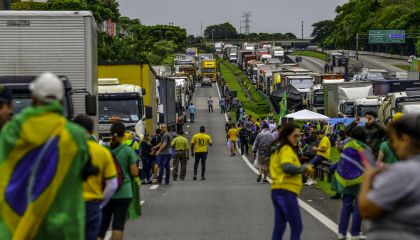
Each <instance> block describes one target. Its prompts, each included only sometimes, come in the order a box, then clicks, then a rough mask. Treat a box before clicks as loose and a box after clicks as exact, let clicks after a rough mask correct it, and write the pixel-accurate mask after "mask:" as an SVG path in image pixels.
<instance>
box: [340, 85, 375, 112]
mask: <svg viewBox="0 0 420 240" xmlns="http://www.w3.org/2000/svg"><path fill="white" fill-rule="evenodd" d="M338 95H339V98H340V100H339V101H338V109H339V111H340V112H341V113H342V114H343V115H345V116H355V115H356V109H355V105H356V103H355V101H356V99H360V101H359V102H358V103H359V108H360V107H361V106H362V105H366V104H367V105H369V106H370V104H371V103H370V102H369V101H364V100H363V99H364V98H367V97H368V96H372V95H373V88H372V85H370V86H364V87H339V88H338ZM368 102H369V103H368ZM376 102H377V100H376Z"/></svg>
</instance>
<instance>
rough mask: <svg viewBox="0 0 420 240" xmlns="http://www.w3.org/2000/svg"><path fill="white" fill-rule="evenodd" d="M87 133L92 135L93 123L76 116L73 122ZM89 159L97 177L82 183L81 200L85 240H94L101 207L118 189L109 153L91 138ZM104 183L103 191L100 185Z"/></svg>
mask: <svg viewBox="0 0 420 240" xmlns="http://www.w3.org/2000/svg"><path fill="white" fill-rule="evenodd" d="M73 121H74V122H75V123H76V124H78V125H80V126H82V127H83V128H85V129H86V131H88V133H89V135H92V133H93V121H92V119H91V118H89V117H87V116H85V115H78V116H76V117H75V118H74V120H73ZM88 149H89V157H90V158H91V161H92V165H93V166H95V167H96V168H97V170H98V174H97V175H93V176H89V178H88V179H87V180H86V181H85V182H84V183H83V198H84V200H85V205H86V231H85V239H86V240H94V239H96V237H97V236H98V233H99V227H100V224H101V218H102V217H101V215H102V210H101V209H102V207H103V206H105V205H106V204H107V203H108V201H109V200H110V199H111V197H112V196H113V194H114V192H115V190H116V189H117V187H118V181H117V170H116V168H115V165H114V160H113V158H112V154H111V152H110V151H109V150H108V149H107V148H105V147H103V146H101V145H99V143H97V142H96V141H95V140H93V139H92V138H91V139H89V140H88ZM104 181H106V186H105V189H104V190H103V186H102V183H103V182H104Z"/></svg>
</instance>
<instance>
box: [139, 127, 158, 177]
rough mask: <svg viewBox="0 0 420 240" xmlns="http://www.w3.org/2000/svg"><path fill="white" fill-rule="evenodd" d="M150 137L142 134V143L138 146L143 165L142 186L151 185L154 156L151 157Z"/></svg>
mask: <svg viewBox="0 0 420 240" xmlns="http://www.w3.org/2000/svg"><path fill="white" fill-rule="evenodd" d="M151 139H152V138H151V136H150V134H148V133H145V134H144V138H143V141H142V142H141V144H140V150H141V151H140V152H141V161H142V163H143V169H142V179H143V182H142V184H151V183H152V179H151V175H152V172H153V167H154V164H155V162H154V156H153V155H152V147H153V145H152V143H151Z"/></svg>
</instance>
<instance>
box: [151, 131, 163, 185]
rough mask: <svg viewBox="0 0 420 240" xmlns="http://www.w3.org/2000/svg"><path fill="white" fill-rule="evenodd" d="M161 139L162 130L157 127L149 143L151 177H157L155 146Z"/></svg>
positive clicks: (157, 166)
mask: <svg viewBox="0 0 420 240" xmlns="http://www.w3.org/2000/svg"><path fill="white" fill-rule="evenodd" d="M161 141H162V132H161V130H160V128H157V129H156V131H155V135H154V136H153V138H152V140H151V141H150V143H151V144H152V153H151V155H152V161H153V163H152V166H153V169H152V171H153V179H157V177H158V175H159V159H158V158H157V156H156V151H157V148H155V147H156V146H157V145H159V143H160V142H161Z"/></svg>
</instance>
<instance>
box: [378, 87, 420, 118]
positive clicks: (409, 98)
mask: <svg viewBox="0 0 420 240" xmlns="http://www.w3.org/2000/svg"><path fill="white" fill-rule="evenodd" d="M397 112H402V113H405V114H420V92H419V91H406V92H394V93H389V94H388V95H387V96H386V97H385V98H384V99H383V101H382V102H381V103H380V106H379V111H378V119H379V124H380V125H382V126H386V121H387V120H388V119H389V118H390V117H392V116H393V115H394V114H395V113H397Z"/></svg>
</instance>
